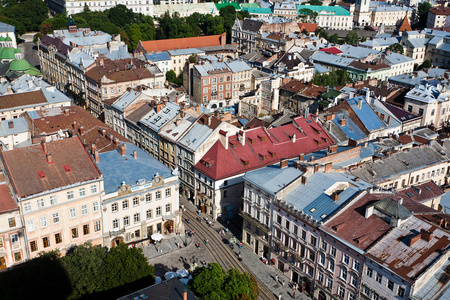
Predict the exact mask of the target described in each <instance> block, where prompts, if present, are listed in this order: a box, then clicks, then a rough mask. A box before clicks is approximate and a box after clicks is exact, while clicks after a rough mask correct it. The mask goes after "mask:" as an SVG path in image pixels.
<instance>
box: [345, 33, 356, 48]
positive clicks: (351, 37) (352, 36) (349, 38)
mask: <svg viewBox="0 0 450 300" xmlns="http://www.w3.org/2000/svg"><path fill="white" fill-rule="evenodd" d="M358 41H359V37H358V32H357V31H356V30H352V31H350V32H349V33H347V35H346V36H345V38H344V42H345V43H346V44H349V45H357V44H358Z"/></svg>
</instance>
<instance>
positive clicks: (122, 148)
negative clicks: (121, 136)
mask: <svg viewBox="0 0 450 300" xmlns="http://www.w3.org/2000/svg"><path fill="white" fill-rule="evenodd" d="M119 153H120V154H121V155H122V156H125V155H127V144H121V145H119Z"/></svg>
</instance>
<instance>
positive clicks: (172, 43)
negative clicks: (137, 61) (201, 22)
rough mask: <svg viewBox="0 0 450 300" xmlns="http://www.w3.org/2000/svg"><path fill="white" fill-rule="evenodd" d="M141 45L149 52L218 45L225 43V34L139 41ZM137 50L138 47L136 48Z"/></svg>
mask: <svg viewBox="0 0 450 300" xmlns="http://www.w3.org/2000/svg"><path fill="white" fill-rule="evenodd" d="M140 43H141V44H142V47H143V48H144V49H145V51H147V52H148V53H150V52H161V51H167V50H176V49H187V48H198V47H209V46H220V45H224V44H225V35H223V34H217V35H207V36H197V37H188V38H180V39H167V40H155V41H140ZM136 50H138V49H136Z"/></svg>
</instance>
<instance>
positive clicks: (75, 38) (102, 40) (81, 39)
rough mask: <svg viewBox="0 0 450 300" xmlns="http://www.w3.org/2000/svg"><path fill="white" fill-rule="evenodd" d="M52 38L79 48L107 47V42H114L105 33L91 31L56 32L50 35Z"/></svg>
mask: <svg viewBox="0 0 450 300" xmlns="http://www.w3.org/2000/svg"><path fill="white" fill-rule="evenodd" d="M49 36H50V37H52V38H56V37H59V38H61V40H62V41H63V43H64V44H66V45H69V46H72V44H75V45H78V46H93V45H105V44H106V43H107V42H111V41H112V36H111V35H110V34H108V33H105V32H103V31H97V30H91V31H90V32H89V33H86V30H85V29H84V30H83V31H77V32H73V33H72V32H69V30H67V29H65V30H55V31H53V34H49Z"/></svg>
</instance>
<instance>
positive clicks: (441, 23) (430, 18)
mask: <svg viewBox="0 0 450 300" xmlns="http://www.w3.org/2000/svg"><path fill="white" fill-rule="evenodd" d="M449 16H450V7H443V6H437V7H433V8H431V9H430V10H429V11H428V15H427V26H426V27H427V28H442V27H448V26H449V25H450V20H449Z"/></svg>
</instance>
